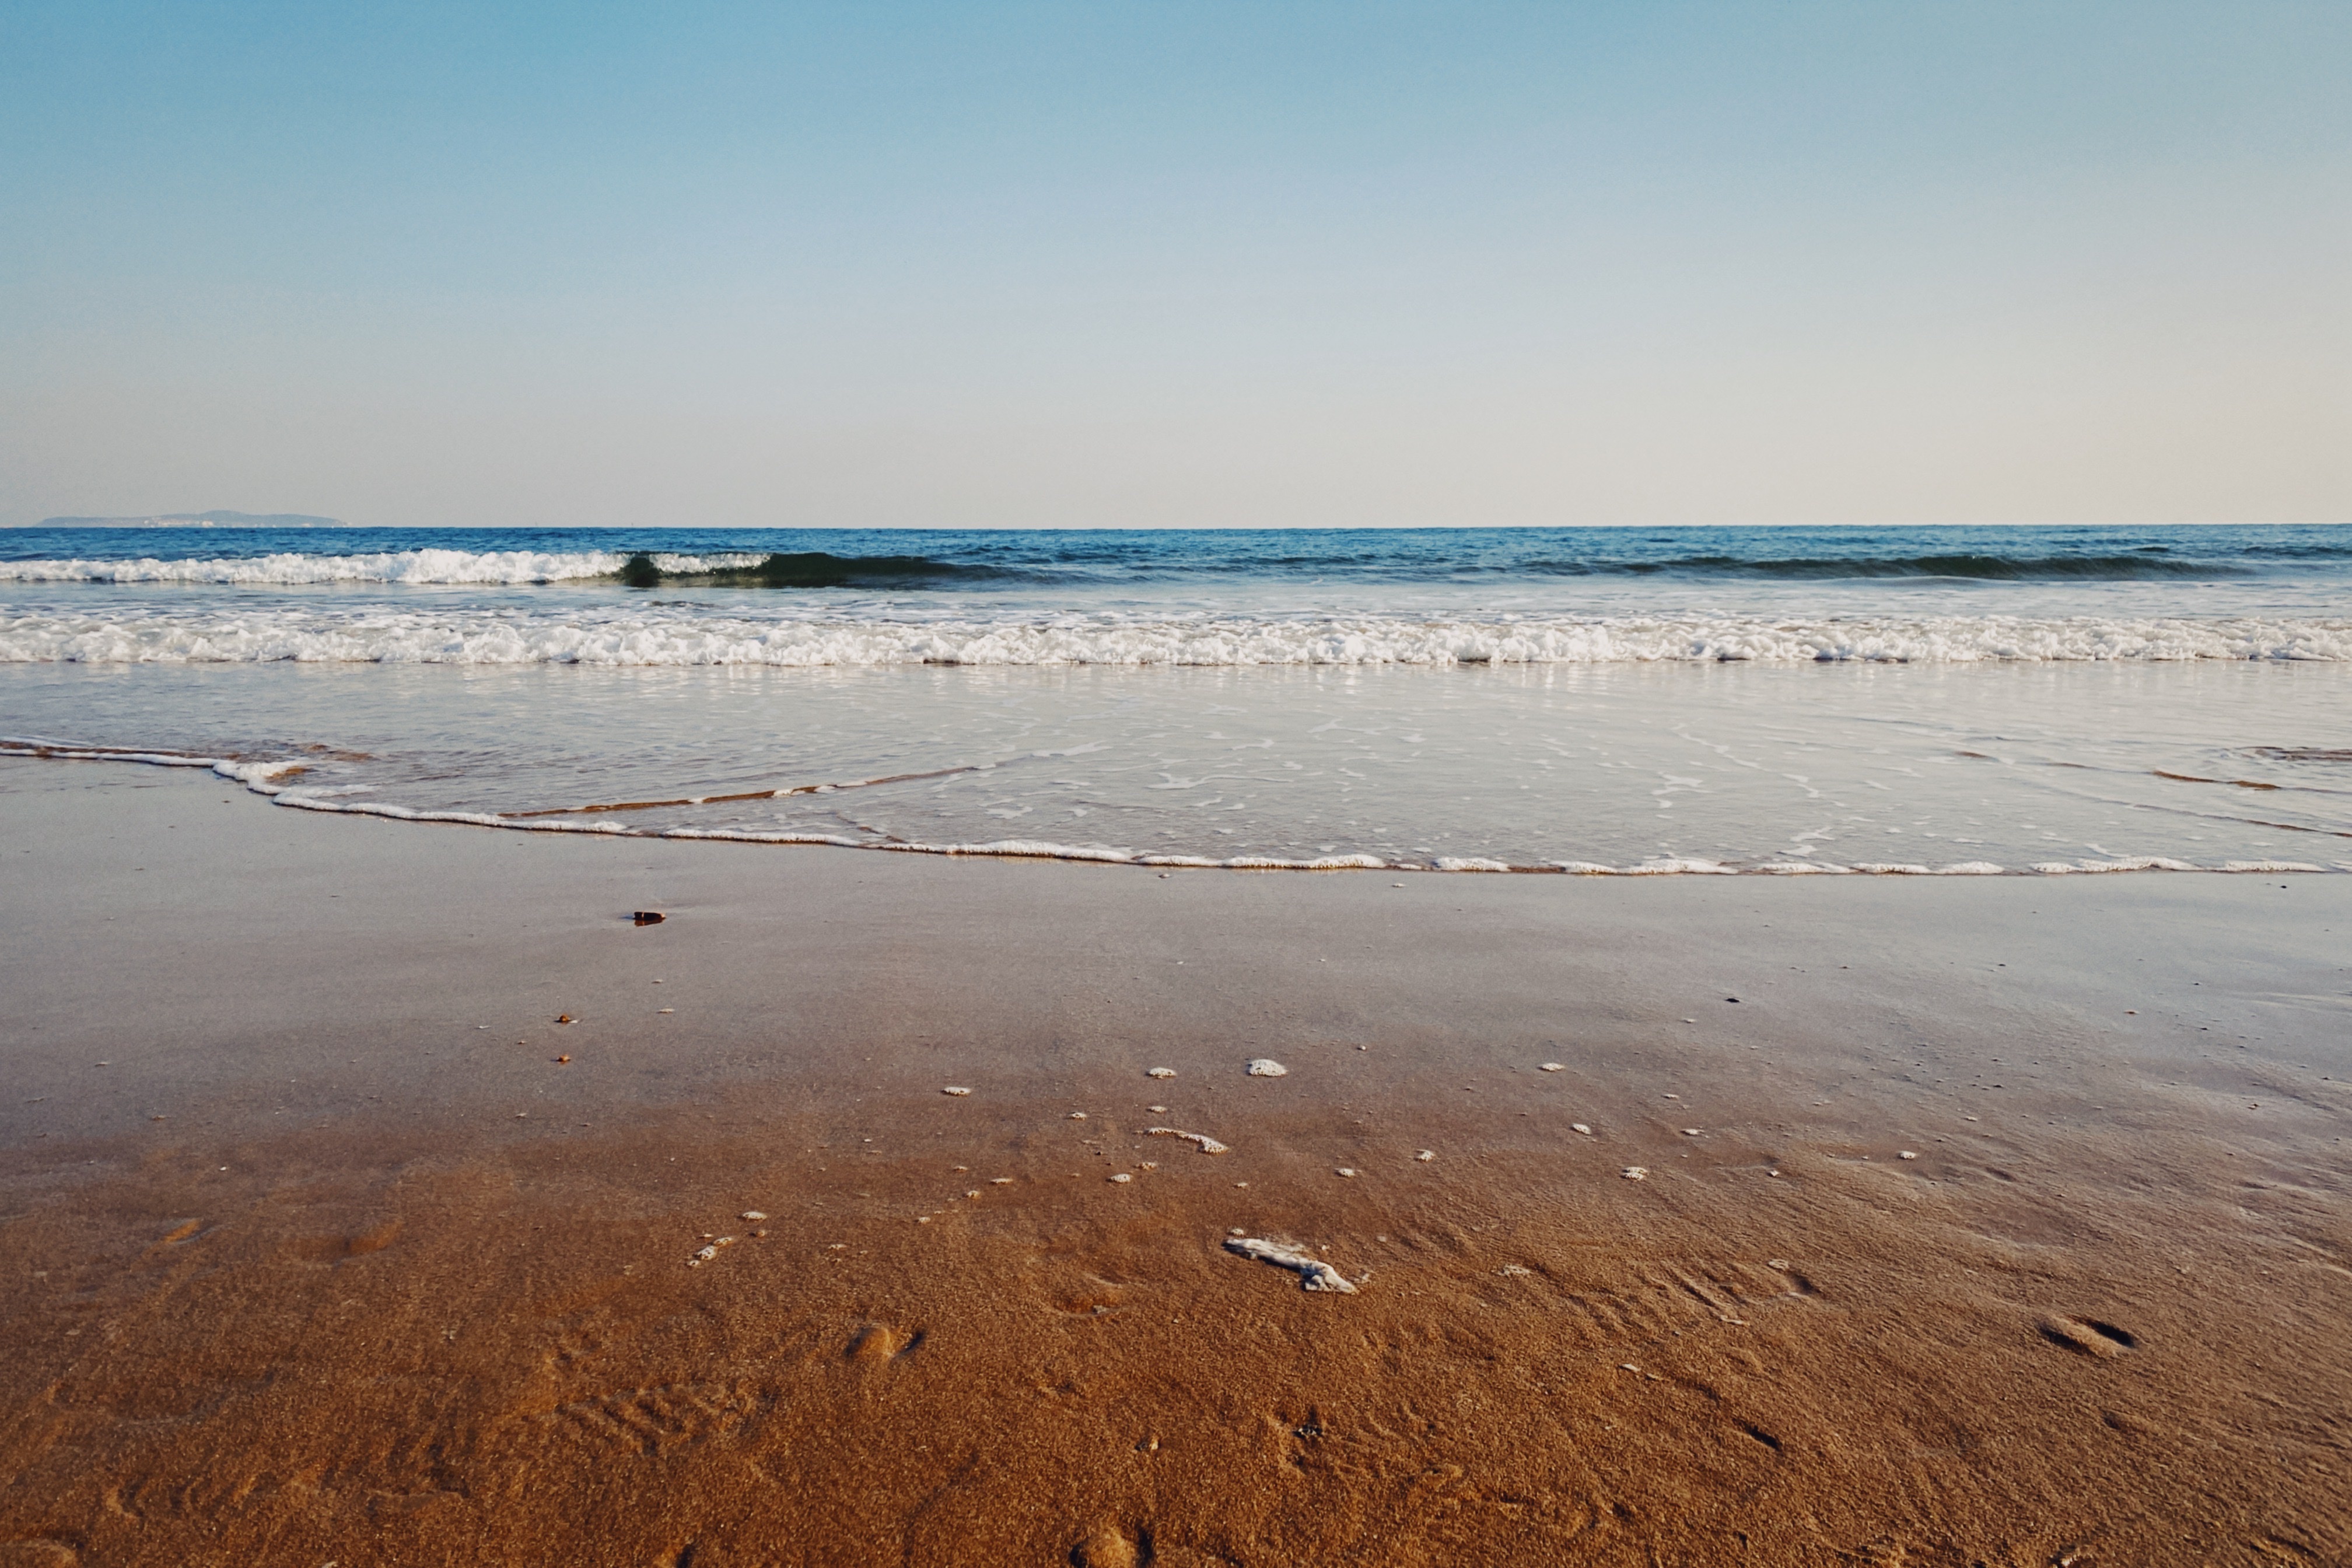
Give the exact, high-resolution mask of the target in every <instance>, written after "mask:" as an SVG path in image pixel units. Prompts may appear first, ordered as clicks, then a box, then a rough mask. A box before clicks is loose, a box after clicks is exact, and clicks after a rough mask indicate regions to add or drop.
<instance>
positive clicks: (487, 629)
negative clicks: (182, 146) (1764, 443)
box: [0, 526, 2352, 875]
mask: <svg viewBox="0 0 2352 1568" xmlns="http://www.w3.org/2000/svg"><path fill="white" fill-rule="evenodd" d="M0 737H5V739H4V740H0V752H6V753H8V754H13V755H18V756H47V757H51V758H55V759H57V760H58V764H59V765H60V766H66V765H72V766H86V765H97V764H100V763H107V762H121V763H131V762H140V763H146V764H148V765H185V766H210V767H214V768H215V769H216V770H217V771H218V772H220V773H222V774H223V775H224V776H225V777H227V778H232V779H235V780H236V781H237V782H239V783H241V784H244V785H246V786H247V788H249V789H251V790H253V791H254V792H255V793H256V794H257V795H264V796H266V797H267V798H268V799H269V800H271V801H274V802H275V803H276V804H277V805H281V806H289V807H299V808H303V809H309V810H314V811H330V812H342V813H355V814H365V815H373V816H391V817H399V818H403V819H415V820H418V821H421V822H427V823H439V824H463V825H471V826H495V827H507V828H517V829H528V830H535V831H561V832H576V833H598V834H612V835H635V834H659V835H664V836H669V837H702V838H709V839H715V840H728V841H740V842H742V843H743V844H745V845H747V846H749V845H777V844H796V843H820V844H827V845H849V846H856V847H865V848H873V849H883V850H898V851H902V852H927V853H954V854H997V855H1043V856H1058V857H1063V858H1075V859H1089V860H1102V861H1120V862H1138V863H1142V864H1147V865H1157V866H1163V867H1178V866H1187V867H1190V866H1200V867H1209V866H1216V867H1232V868H1285V869H1290V868H1319V869H1333V870H1338V869H1359V870H1365V871H1371V870H1392V871H1398V872H1405V871H1416V872H1430V871H1528V872H1534V871H1550V872H1580V873H1589V874H1624V875H1659V874H1682V875H1724V874H1774V875H1799V874H1828V875H1836V874H1872V873H1874V874H1881V875H2053V874H2070V873H2082V872H2092V871H2124V870H2210V871H2222V870H2232V871H2244V872H2255V873H2262V874H2270V873H2277V872H2286V871H2343V870H2352V527H2342V526H2326V527H2320V526H2309V527H2284V526H2282V527H2254V526H2246V527H2143V528H2040V527H2003V528H1933V529H1925V528H1906V529H1865V528H1819V529H1810V528H1808V529H1800V528H1623V529H1508V530H1505V529H1496V530H1475V529H1429V530H1409V531H1390V530H1365V531H988V532H979V531H973V532H957V531H836V530H742V529H677V528H646V529H414V530H386V529H345V528H319V527H299V528H286V527H263V528H233V527H173V528H36V529H16V530H9V531H0ZM747 852H756V851H747Z"/></svg>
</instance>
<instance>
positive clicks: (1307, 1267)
mask: <svg viewBox="0 0 2352 1568" xmlns="http://www.w3.org/2000/svg"><path fill="white" fill-rule="evenodd" d="M1225 1250H1226V1251H1227V1252H1238V1253H1240V1254H1241V1255H1242V1256H1243V1257H1244V1258H1255V1259H1257V1260H1258V1261H1259V1262H1260V1263H1271V1264H1273V1265H1274V1266H1275V1267H1276V1268H1287V1269H1289V1270H1290V1271H1291V1272H1292V1273H1294V1274H1296V1275H1297V1276H1298V1280H1299V1286H1300V1288H1301V1289H1307V1290H1330V1291H1335V1292H1337V1293H1338V1294H1339V1295H1342V1296H1352V1295H1354V1294H1355V1293H1356V1287H1355V1286H1354V1285H1353V1284H1352V1283H1350V1282H1349V1279H1348V1277H1347V1276H1346V1275H1344V1274H1342V1273H1340V1272H1339V1270H1338V1269H1336V1268H1332V1267H1331V1266H1330V1265H1329V1264H1328V1263H1326V1262H1324V1261H1323V1260H1322V1259H1321V1258H1317V1257H1314V1256H1313V1255H1312V1254H1310V1253H1308V1252H1307V1250H1306V1249H1305V1248H1304V1247H1294V1246H1291V1245H1289V1244H1287V1243H1286V1242H1279V1241H1264V1240H1261V1239H1259V1238H1258V1237H1253V1236H1241V1237H1229V1238H1227V1240H1226V1242H1225Z"/></svg>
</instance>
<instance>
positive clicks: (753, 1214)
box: [735, 1209, 768, 1224]
mask: <svg viewBox="0 0 2352 1568" xmlns="http://www.w3.org/2000/svg"><path fill="white" fill-rule="evenodd" d="M735 1217H736V1218H738V1219H748V1220H751V1221H752V1222H754V1223H755V1224H756V1223H757V1222H759V1221H761V1220H763V1219H765V1218H767V1217H768V1216H767V1215H763V1214H761V1212H760V1211H759V1210H758V1209H745V1210H744V1211H743V1212H742V1213H741V1214H740V1215H736V1216H735Z"/></svg>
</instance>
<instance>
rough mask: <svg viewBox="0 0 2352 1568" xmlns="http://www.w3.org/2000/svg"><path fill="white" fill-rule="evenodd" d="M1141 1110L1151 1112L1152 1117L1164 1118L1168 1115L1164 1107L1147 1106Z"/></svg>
mask: <svg viewBox="0 0 2352 1568" xmlns="http://www.w3.org/2000/svg"><path fill="white" fill-rule="evenodd" d="M1143 1109H1144V1110H1148V1111H1150V1112H1151V1114H1152V1115H1154V1116H1165V1115H1167V1114H1168V1108H1167V1107H1166V1106H1164V1105H1147V1106H1145V1107H1144V1108H1143Z"/></svg>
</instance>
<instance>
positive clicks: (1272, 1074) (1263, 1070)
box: [1249, 1057, 1290, 1078]
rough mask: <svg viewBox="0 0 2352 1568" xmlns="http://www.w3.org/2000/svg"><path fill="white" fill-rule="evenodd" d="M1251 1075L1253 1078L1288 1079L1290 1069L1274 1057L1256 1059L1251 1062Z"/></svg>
mask: <svg viewBox="0 0 2352 1568" xmlns="http://www.w3.org/2000/svg"><path fill="white" fill-rule="evenodd" d="M1249 1075H1250V1077H1252V1078H1287V1077H1289V1076H1290V1069H1289V1068H1286V1067H1284V1066H1283V1065H1282V1064H1281V1063H1280V1062H1278V1061H1276V1060H1275V1059H1274V1058H1272V1057H1254V1058H1251V1060H1250V1065H1249Z"/></svg>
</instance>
